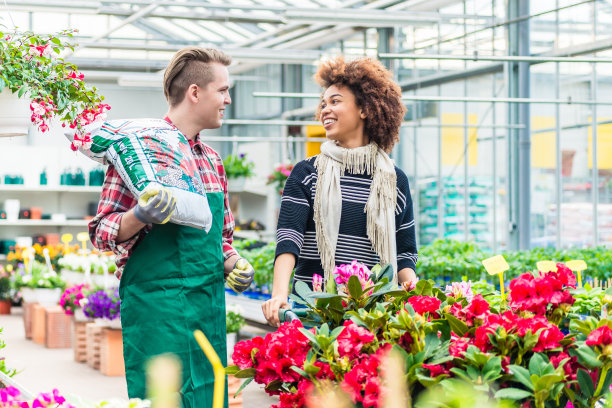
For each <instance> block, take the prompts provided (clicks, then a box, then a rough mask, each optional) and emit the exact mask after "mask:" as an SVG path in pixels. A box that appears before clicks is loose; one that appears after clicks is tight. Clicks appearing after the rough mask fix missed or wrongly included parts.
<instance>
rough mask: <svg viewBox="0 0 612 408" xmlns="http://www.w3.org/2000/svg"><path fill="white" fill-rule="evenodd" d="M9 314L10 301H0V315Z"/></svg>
mask: <svg viewBox="0 0 612 408" xmlns="http://www.w3.org/2000/svg"><path fill="white" fill-rule="evenodd" d="M8 314H11V301H10V300H0V315H8Z"/></svg>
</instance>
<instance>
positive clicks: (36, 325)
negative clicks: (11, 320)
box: [32, 303, 47, 344]
mask: <svg viewBox="0 0 612 408" xmlns="http://www.w3.org/2000/svg"><path fill="white" fill-rule="evenodd" d="M46 320H47V316H46V313H45V307H44V306H41V305H40V304H38V303H36V304H35V305H34V307H33V311H32V341H34V343H36V344H45V336H46V334H47V323H46Z"/></svg>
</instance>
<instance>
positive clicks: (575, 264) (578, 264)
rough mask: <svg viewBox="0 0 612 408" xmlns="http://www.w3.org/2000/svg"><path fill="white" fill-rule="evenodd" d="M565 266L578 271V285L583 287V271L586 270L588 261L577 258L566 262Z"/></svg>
mask: <svg viewBox="0 0 612 408" xmlns="http://www.w3.org/2000/svg"><path fill="white" fill-rule="evenodd" d="M565 266H567V267H568V268H570V269H571V270H572V271H574V272H576V275H577V277H578V287H579V288H581V287H582V274H581V272H582V271H584V270H585V269H586V268H587V264H586V262H584V261H583V260H580V259H575V260H573V261H569V262H566V263H565Z"/></svg>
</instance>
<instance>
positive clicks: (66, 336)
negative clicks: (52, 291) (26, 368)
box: [45, 306, 72, 348]
mask: <svg viewBox="0 0 612 408" xmlns="http://www.w3.org/2000/svg"><path fill="white" fill-rule="evenodd" d="M45 311H46V321H47V332H46V336H45V346H46V347H47V348H70V347H72V330H71V318H70V316H68V315H67V314H66V313H64V309H62V308H61V307H60V306H47V307H46V309H45Z"/></svg>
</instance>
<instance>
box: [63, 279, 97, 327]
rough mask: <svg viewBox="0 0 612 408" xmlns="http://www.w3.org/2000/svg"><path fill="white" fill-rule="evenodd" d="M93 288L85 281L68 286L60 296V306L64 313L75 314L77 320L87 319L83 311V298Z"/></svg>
mask: <svg viewBox="0 0 612 408" xmlns="http://www.w3.org/2000/svg"><path fill="white" fill-rule="evenodd" d="M90 290H91V288H90V287H89V285H87V284H85V283H81V284H80V285H75V286H71V287H69V288H67V289H66V290H65V291H64V293H62V297H61V298H60V306H61V307H62V309H64V313H66V314H67V315H70V316H74V318H75V320H76V321H86V320H87V318H86V317H85V314H84V313H83V300H84V299H85V298H86V296H87V295H88V293H89V291H90Z"/></svg>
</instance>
